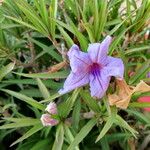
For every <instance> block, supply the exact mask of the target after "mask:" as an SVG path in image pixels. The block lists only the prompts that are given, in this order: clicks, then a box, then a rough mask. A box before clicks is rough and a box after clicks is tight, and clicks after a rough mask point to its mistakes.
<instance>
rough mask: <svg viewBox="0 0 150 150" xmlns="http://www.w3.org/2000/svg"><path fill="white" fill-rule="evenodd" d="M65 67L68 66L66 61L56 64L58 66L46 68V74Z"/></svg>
mask: <svg viewBox="0 0 150 150" xmlns="http://www.w3.org/2000/svg"><path fill="white" fill-rule="evenodd" d="M67 65H68V63H67V61H63V62H60V63H58V64H56V65H54V66H51V67H50V68H48V72H49V73H54V72H57V71H58V70H60V69H62V68H64V67H65V66H67Z"/></svg>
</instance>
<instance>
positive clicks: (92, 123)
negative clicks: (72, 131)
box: [67, 118, 97, 150]
mask: <svg viewBox="0 0 150 150" xmlns="http://www.w3.org/2000/svg"><path fill="white" fill-rule="evenodd" d="M96 123H97V121H96V119H95V118H93V119H91V120H90V121H89V122H88V123H87V124H86V125H85V126H84V127H83V128H82V129H81V130H80V132H79V133H78V134H77V135H76V136H75V139H74V141H73V142H72V143H71V144H70V146H69V147H68V149H67V150H72V149H74V148H75V147H76V146H77V145H78V144H79V143H80V142H81V141H82V140H83V139H84V138H85V137H86V136H87V135H88V133H89V132H90V131H91V130H92V128H93V127H94V126H95V125H96Z"/></svg>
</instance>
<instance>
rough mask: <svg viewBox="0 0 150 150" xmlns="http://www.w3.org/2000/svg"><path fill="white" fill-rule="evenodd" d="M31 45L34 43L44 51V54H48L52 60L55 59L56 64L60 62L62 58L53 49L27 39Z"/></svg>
mask: <svg viewBox="0 0 150 150" xmlns="http://www.w3.org/2000/svg"><path fill="white" fill-rule="evenodd" d="M29 39H30V40H31V41H32V42H33V43H35V44H36V45H38V46H39V47H41V48H42V49H43V51H45V52H46V53H48V54H49V55H51V56H52V57H53V58H55V59H56V60H57V61H58V62H60V61H62V57H61V56H60V55H59V54H58V53H57V52H56V51H55V49H54V48H52V47H48V46H46V45H45V44H43V43H41V42H39V41H37V40H35V39H33V38H29Z"/></svg>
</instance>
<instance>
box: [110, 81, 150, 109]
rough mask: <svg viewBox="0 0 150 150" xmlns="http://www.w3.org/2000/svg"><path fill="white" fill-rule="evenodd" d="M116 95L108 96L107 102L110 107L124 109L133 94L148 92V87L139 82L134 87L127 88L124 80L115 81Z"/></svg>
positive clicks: (149, 88)
mask: <svg viewBox="0 0 150 150" xmlns="http://www.w3.org/2000/svg"><path fill="white" fill-rule="evenodd" d="M116 83H117V88H118V93H114V94H109V95H108V100H109V104H110V105H111V106H113V105H115V106H116V107H118V108H122V109H126V108H127V107H128V105H129V102H130V99H131V96H132V94H133V93H134V92H148V91H150V86H149V85H147V84H146V83H145V82H144V81H140V83H139V84H137V86H136V87H131V86H129V85H128V84H127V83H126V81H125V80H116Z"/></svg>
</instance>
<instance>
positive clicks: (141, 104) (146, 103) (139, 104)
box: [129, 102, 150, 108]
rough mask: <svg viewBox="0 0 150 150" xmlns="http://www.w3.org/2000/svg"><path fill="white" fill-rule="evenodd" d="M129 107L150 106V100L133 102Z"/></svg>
mask: <svg viewBox="0 0 150 150" xmlns="http://www.w3.org/2000/svg"><path fill="white" fill-rule="evenodd" d="M129 107H135V108H145V107H150V102H132V103H129Z"/></svg>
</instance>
